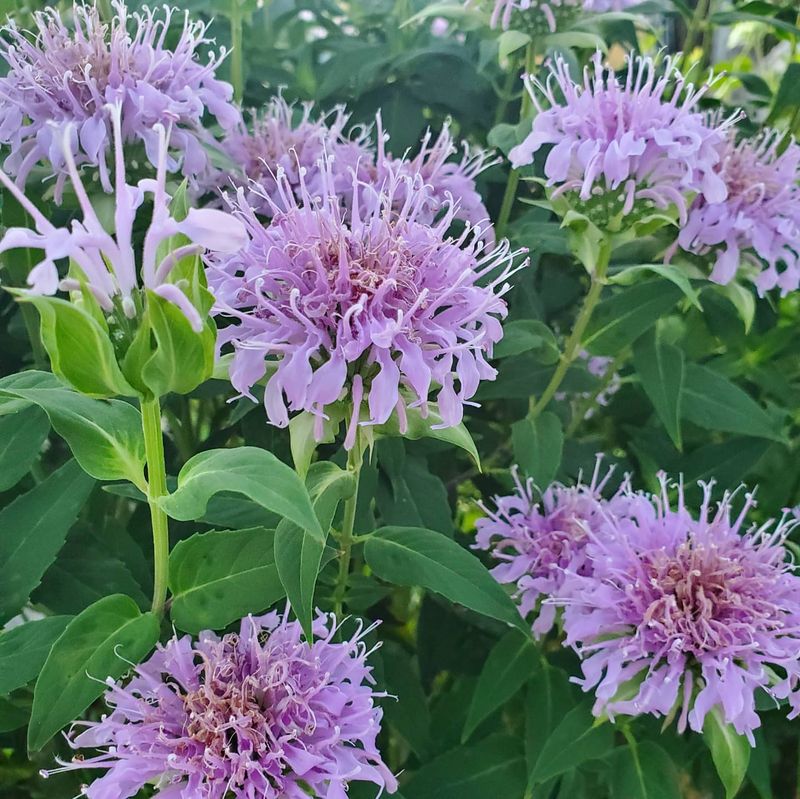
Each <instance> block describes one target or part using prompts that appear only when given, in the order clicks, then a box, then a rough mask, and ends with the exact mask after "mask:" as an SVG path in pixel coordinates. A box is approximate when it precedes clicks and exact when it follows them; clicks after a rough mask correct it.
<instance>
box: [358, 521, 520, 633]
mask: <svg viewBox="0 0 800 799" xmlns="http://www.w3.org/2000/svg"><path fill="white" fill-rule="evenodd" d="M364 557H365V558H366V561H367V563H368V564H369V567H370V568H371V569H372V571H373V572H374V573H375V574H376V575H377V576H378V577H380V578H381V579H383V580H386V581H388V582H390V583H394V584H395V585H419V586H422V587H423V588H427V589H429V590H431V591H435V592H436V593H438V594H441V595H442V596H444V597H446V598H447V599H449V600H450V601H451V602H457V603H459V604H461V605H464V606H465V607H467V608H469V609H470V610H474V611H475V612H476V613H482V614H483V615H484V616H490V617H492V618H494V619H498V620H500V621H503V622H506V623H507V624H511V625H513V626H516V627H518V628H519V629H520V630H522V631H523V632H526V633H527V632H528V628H527V625H526V624H525V622H524V621H523V619H522V617H521V616H520V615H519V611H518V610H517V608H516V606H515V605H514V603H513V602H512V601H511V599H510V598H509V596H508V594H506V593H505V591H504V590H503V589H502V588H501V587H500V585H499V584H498V582H497V581H496V580H495V579H494V577H492V575H491V574H489V572H488V571H487V569H486V568H485V567H484V565H483V564H482V563H481V562H480V561H479V560H478V559H477V558H476V557H475V556H474V555H472V554H470V553H469V552H467V550H465V549H464V548H463V547H461V546H459V545H458V544H457V543H456V542H455V541H452V540H451V539H449V538H446V537H445V536H443V535H442V534H441V533H437V532H434V531H433V530H423V529H421V528H416V527H383V528H381V529H380V530H378V531H376V532H375V533H374V534H373V535H372V536H370V538H369V539H368V541H367V543H366V545H365V547H364Z"/></svg>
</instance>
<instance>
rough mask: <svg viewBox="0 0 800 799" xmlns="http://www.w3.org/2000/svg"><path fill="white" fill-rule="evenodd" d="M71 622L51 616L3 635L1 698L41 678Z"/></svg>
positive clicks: (7, 631)
mask: <svg viewBox="0 0 800 799" xmlns="http://www.w3.org/2000/svg"><path fill="white" fill-rule="evenodd" d="M70 619H71V617H70V616H50V617H48V618H46V619H40V620H39V621H30V622H27V623H26V624H21V625H20V626H19V627H14V628H12V629H11V630H6V631H5V632H4V633H0V696H2V695H4V694H10V693H11V692H12V691H16V690H17V688H22V686H23V685H27V684H28V683H29V682H30V681H31V680H35V679H36V677H38V676H39V672H40V671H41V669H42V666H43V665H44V662H45V660H46V659H47V655H48V654H49V653H50V647H52V646H53V642H54V641H55V640H56V638H58V637H59V636H60V635H61V633H63V632H64V629H65V628H66V626H67V624H68V623H69V621H70Z"/></svg>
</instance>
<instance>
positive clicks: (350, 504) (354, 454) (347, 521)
mask: <svg viewBox="0 0 800 799" xmlns="http://www.w3.org/2000/svg"><path fill="white" fill-rule="evenodd" d="M363 459H364V453H363V450H362V448H361V437H360V436H358V435H357V436H356V443H355V444H354V445H353V448H352V449H351V450H350V452H349V453H348V455H347V470H348V471H349V472H352V474H353V476H354V477H355V489H354V490H353V495H352V496H351V497H350V498H349V499H348V500H347V501H346V502H345V505H344V518H343V519H342V532H341V534H340V535H339V545H340V547H341V552H340V555H339V576H338V578H337V580H336V589H335V591H334V594H333V607H334V612H335V614H336V616H337V618H341V615H342V609H343V608H344V597H345V594H346V593H347V583H348V580H349V578H350V561H351V559H352V553H353V544H354V543H355V537H354V536H353V531H354V529H355V525H356V509H357V508H358V484H359V478H360V475H361V464H362V463H363Z"/></svg>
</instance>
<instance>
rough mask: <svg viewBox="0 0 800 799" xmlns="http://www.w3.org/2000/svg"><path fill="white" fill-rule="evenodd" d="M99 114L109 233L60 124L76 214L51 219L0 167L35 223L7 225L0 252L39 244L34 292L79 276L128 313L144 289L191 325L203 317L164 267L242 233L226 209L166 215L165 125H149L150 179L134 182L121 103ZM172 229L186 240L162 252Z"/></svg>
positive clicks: (68, 286)
mask: <svg viewBox="0 0 800 799" xmlns="http://www.w3.org/2000/svg"><path fill="white" fill-rule="evenodd" d="M106 114H107V115H108V117H109V118H110V119H111V124H112V128H113V131H114V136H113V140H114V180H115V187H116V190H115V206H114V234H113V235H112V234H110V233H108V232H106V230H105V228H104V227H103V224H102V223H101V221H100V219H99V218H98V216H97V214H96V212H95V209H94V207H93V205H92V202H91V200H90V198H89V196H88V194H87V192H86V189H85V188H84V185H83V182H82V181H81V177H80V174H79V173H78V167H77V164H76V162H75V158H74V156H73V153H72V148H71V145H70V142H71V141H72V139H73V136H72V134H73V132H74V128H73V126H72V125H71V124H68V125H66V126H65V127H64V128H63V130H62V131H61V132H60V137H61V147H62V157H63V163H64V168H65V170H66V173H67V174H68V176H69V178H70V180H71V182H72V187H73V189H74V191H75V195H76V197H77V199H78V203H79V205H80V208H81V211H82V213H83V219H82V220H81V221H78V220H73V221H72V224H71V227H69V228H67V227H63V228H58V227H55V226H54V225H53V224H52V223H51V222H50V221H49V220H48V219H47V217H46V216H45V215H44V214H43V213H42V212H41V211H40V210H39V209H38V208H37V207H36V206H35V205H34V204H33V203H32V202H30V201H29V200H28V199H27V198H26V197H25V195H24V194H23V193H22V191H21V190H20V189H19V188H18V187H17V186H16V185H15V184H14V183H13V182H12V180H11V179H10V178H9V177H8V175H6V174H5V173H4V172H3V171H2V170H0V183H2V184H3V185H5V187H6V188H7V189H8V191H9V192H11V194H13V195H14V197H15V198H16V199H17V200H18V201H19V203H20V204H21V205H22V207H23V208H24V209H25V210H26V211H27V213H28V214H29V216H30V217H31V219H32V220H33V223H34V226H35V230H31V229H28V228H10V229H9V230H7V231H6V233H5V235H4V236H3V238H2V240H0V253H3V252H6V251H7V250H12V249H15V248H18V247H26V248H30V249H34V250H41V251H43V253H44V256H43V258H42V260H41V261H40V262H39V263H38V264H36V266H34V267H33V269H32V270H31V271H30V273H29V275H28V284H29V285H30V286H31V289H30V291H31V292H32V293H34V294H46V295H47V294H55V293H56V292H57V291H58V290H61V291H81V290H82V288H83V285H84V283H85V286H86V288H87V289H88V290H89V291H90V292H91V293H92V295H93V296H94V298H95V300H97V302H98V304H99V305H100V307H101V308H102V310H103V311H104V312H105V313H107V314H115V313H119V314H121V315H122V316H123V317H125V318H127V319H133V318H135V317H136V316H137V315H138V314H139V313H141V311H142V307H143V304H144V302H145V300H144V297H143V289H149V290H151V291H153V292H154V293H155V294H158V295H159V296H161V297H162V298H163V299H165V300H167V301H168V302H171V303H173V304H174V305H176V306H177V307H178V308H179V309H180V310H181V311H182V312H183V313H184V315H185V316H186V317H187V319H188V320H189V322H190V323H191V325H192V327H193V328H194V330H195V331H197V332H199V331H200V330H202V328H203V325H204V324H205V320H204V319H203V318H202V317H201V315H200V313H199V311H198V309H197V308H195V306H194V305H193V304H192V302H191V300H190V299H189V297H188V296H187V295H186V293H184V291H183V290H182V289H181V287H180V286H179V285H178V283H175V282H172V281H170V274H171V272H172V271H173V269H174V268H175V266H177V264H178V263H179V262H180V261H181V260H182V259H183V258H187V257H190V256H198V255H201V254H203V253H204V252H206V251H215V252H222V253H232V252H235V251H237V250H239V249H240V248H241V247H243V246H244V244H245V243H246V240H247V234H246V231H245V229H244V226H243V225H242V223H241V222H240V221H239V220H238V219H235V218H234V217H233V216H231V215H230V214H228V213H225V212H223V211H217V210H213V209H210V208H206V209H196V208H192V209H190V210H189V212H188V214H187V215H186V217H185V218H184V219H183V220H181V221H178V220H176V219H175V218H174V217H173V216H172V214H171V212H170V209H169V200H170V198H169V196H168V195H167V193H166V172H167V132H166V130H165V129H164V127H163V126H161V125H156V127H155V129H154V131H153V133H154V135H155V136H156V139H157V145H156V155H157V157H156V164H157V172H156V179H155V180H150V179H147V180H142V181H140V183H139V185H138V186H131V185H130V184H128V183H127V181H126V173H125V156H124V153H123V149H122V141H123V137H124V134H123V132H122V125H123V121H122V114H123V111H122V104H121V103H116V104H113V105H110V106H108V107H107V108H106ZM148 194H149V195H151V196H152V202H153V210H152V218H151V222H150V226H149V227H148V229H147V232H146V234H145V237H144V246H143V247H142V251H141V269H138V268H137V249H136V247H135V244H134V224H135V221H136V216H137V213H138V210H139V208H140V207H141V206H142V204H143V203H144V202H145V197H146V196H147V195H148ZM179 234H180V235H182V236H185V237H186V239H188V242H187V243H186V244H184V245H182V246H179V247H177V248H175V249H172V250H170V251H168V252H167V253H164V252H163V250H164V247H165V246H168V245H169V243H170V240H171V239H172V238H173V237H176V236H178V235H179ZM67 258H68V259H70V260H71V262H72V263H73V264H74V266H75V272H74V273H72V274H70V275H69V276H68V277H66V278H64V279H59V274H58V268H57V263H58V262H59V261H61V260H63V259H67Z"/></svg>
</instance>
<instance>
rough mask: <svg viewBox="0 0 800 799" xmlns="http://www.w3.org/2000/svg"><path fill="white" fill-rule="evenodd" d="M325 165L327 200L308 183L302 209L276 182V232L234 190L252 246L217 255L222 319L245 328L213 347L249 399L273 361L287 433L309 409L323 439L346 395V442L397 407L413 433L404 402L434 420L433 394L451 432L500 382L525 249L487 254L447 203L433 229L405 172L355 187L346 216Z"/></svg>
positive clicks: (274, 413) (270, 409) (227, 332)
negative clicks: (458, 230)
mask: <svg viewBox="0 0 800 799" xmlns="http://www.w3.org/2000/svg"><path fill="white" fill-rule="evenodd" d="M321 168H322V174H323V175H324V178H325V180H326V181H327V188H326V191H325V193H324V194H323V198H322V199H321V200H320V199H319V198H312V197H311V196H310V195H309V193H308V190H307V189H304V190H303V202H302V204H299V203H298V202H297V200H296V198H295V197H294V193H293V191H292V187H291V185H290V184H289V182H288V180H287V179H286V176H285V175H284V174H283V173H280V174H279V175H278V176H277V177H278V182H279V188H280V189H281V191H282V198H281V202H280V205H278V204H276V205H275V207H274V209H273V212H274V216H273V220H272V223H271V224H270V225H269V226H268V227H264V226H262V224H261V223H260V222H259V221H258V219H257V218H256V216H255V214H254V213H253V211H252V210H251V209H250V208H249V207H248V206H247V204H246V203H245V202H244V201H243V196H244V195H243V191H242V190H240V193H239V200H238V203H237V208H238V214H239V217H240V218H241V219H242V220H243V221H244V223H245V225H246V226H247V228H248V230H249V232H250V235H251V237H252V241H251V243H250V244H249V246H248V247H246V248H245V249H243V250H242V251H241V252H240V253H239V254H237V255H234V256H232V257H229V258H213V259H211V261H210V267H211V268H210V274H209V280H210V283H211V286H212V289H213V290H214V292H215V294H216V298H217V309H218V312H219V313H221V314H224V315H227V316H230V317H232V318H233V319H236V320H238V322H239V324H237V325H229V326H228V327H226V328H224V329H223V330H222V331H221V333H220V339H219V341H220V343H221V344H228V343H231V344H232V345H233V348H234V358H233V364H232V367H231V371H230V375H231V382H232V383H233V385H234V387H235V388H236V389H237V390H238V391H240V392H241V393H242V394H243V395H245V396H248V397H251V398H252V394H251V388H252V386H253V384H254V383H255V382H256V381H258V380H260V379H261V378H262V377H264V374H265V372H266V370H267V368H268V363H267V360H266V359H267V358H270V359H271V360H272V364H271V365H272V366H273V367H274V372H273V374H272V376H271V377H270V378H269V381H268V382H267V386H266V392H265V404H266V410H267V415H268V417H269V420H270V421H271V422H272V423H273V424H276V425H278V426H279V427H283V426H285V425H286V424H288V421H289V413H290V412H298V411H308V412H310V413H312V414H314V415H315V416H316V417H317V422H318V424H317V429H316V431H315V432H316V435H317V438H318V439H319V438H320V437H321V435H322V425H323V420H324V419H325V418H326V416H327V413H326V409H327V408H328V406H331V405H332V404H334V403H338V402H340V401H346V403H347V405H348V406H349V408H350V409H351V414H350V424H349V426H348V436H347V439H346V442H345V444H346V446H348V447H351V446H352V445H353V442H354V440H355V435H356V429H357V425H358V424H359V421H360V422H361V423H362V424H383V423H385V422H387V421H388V420H389V418H390V417H391V416H392V414H393V413H394V412H395V411H396V412H397V414H398V421H399V424H400V428H401V431H402V432H405V424H406V418H407V417H406V409H407V407H413V408H418V409H419V410H420V412H421V414H422V415H423V416H427V413H428V401H429V398H430V395H431V392H435V393H436V400H437V401H438V405H439V412H440V414H441V417H442V420H441V426H443V427H450V426H453V425H457V424H458V423H459V422H460V421H461V417H462V411H463V405H464V404H465V403H466V402H467V401H468V400H469V399H470V397H472V396H473V394H474V393H475V391H476V390H477V388H478V384H479V383H480V381H481V380H491V379H494V377H495V374H496V373H495V370H494V369H493V368H492V367H491V366H490V365H489V363H488V362H487V358H489V357H491V353H492V347H493V345H494V344H495V343H496V342H497V341H499V340H500V338H501V337H502V335H503V331H502V327H501V324H500V319H501V318H502V317H504V316H505V314H506V305H505V302H504V301H503V299H502V295H503V294H505V292H506V291H507V290H508V289H509V288H510V286H509V284H508V283H507V278H508V277H509V276H510V275H511V273H512V272H513V271H515V267H514V259H515V256H516V255H517V254H518V253H512V252H510V251H509V245H508V242H501V243H500V244H498V245H497V246H496V247H495V248H493V249H492V251H491V252H487V251H486V245H485V244H484V243H483V241H482V240H481V238H480V231H479V230H478V231H475V230H473V229H472V228H470V227H469V226H468V227H467V228H466V229H465V231H464V232H463V233H462V234H460V236H459V237H458V238H451V237H448V235H447V230H448V228H449V227H450V225H451V223H452V221H453V217H454V216H455V214H456V208H455V207H454V206H453V205H448V206H446V208H445V209H444V211H443V215H442V216H441V218H440V219H438V220H437V222H436V223H435V224H434V225H429V224H427V194H426V192H425V191H423V190H422V184H421V179H420V178H419V176H416V177H415V178H414V181H415V184H416V186H417V190H413V187H409V186H408V183H409V182H410V181H411V179H410V178H407V177H398V178H396V179H393V180H392V181H391V182H390V183H388V184H387V185H386V186H385V187H384V188H383V190H381V191H377V190H375V189H374V188H372V189H371V190H370V191H365V190H364V186H363V185H359V184H357V183H355V181H354V191H353V197H354V200H353V207H352V209H351V210H350V211H349V212H348V211H345V210H343V209H342V206H341V203H340V201H339V197H338V196H337V194H336V188H335V185H334V179H333V175H332V173H331V171H330V166H329V165H328V166H326V165H325V164H324V162H323V165H322V167H321ZM400 192H402V196H403V197H404V201H403V205H402V206H401V207H399V208H398V207H397V205H396V203H395V197H396V196H398V193H400ZM283 209H286V210H283ZM421 217H422V218H423V219H425V220H426V221H420V218H421ZM517 268H519V267H517ZM362 402H363V403H364V404H365V406H366V410H365V413H366V418H362V416H361V406H362Z"/></svg>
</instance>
